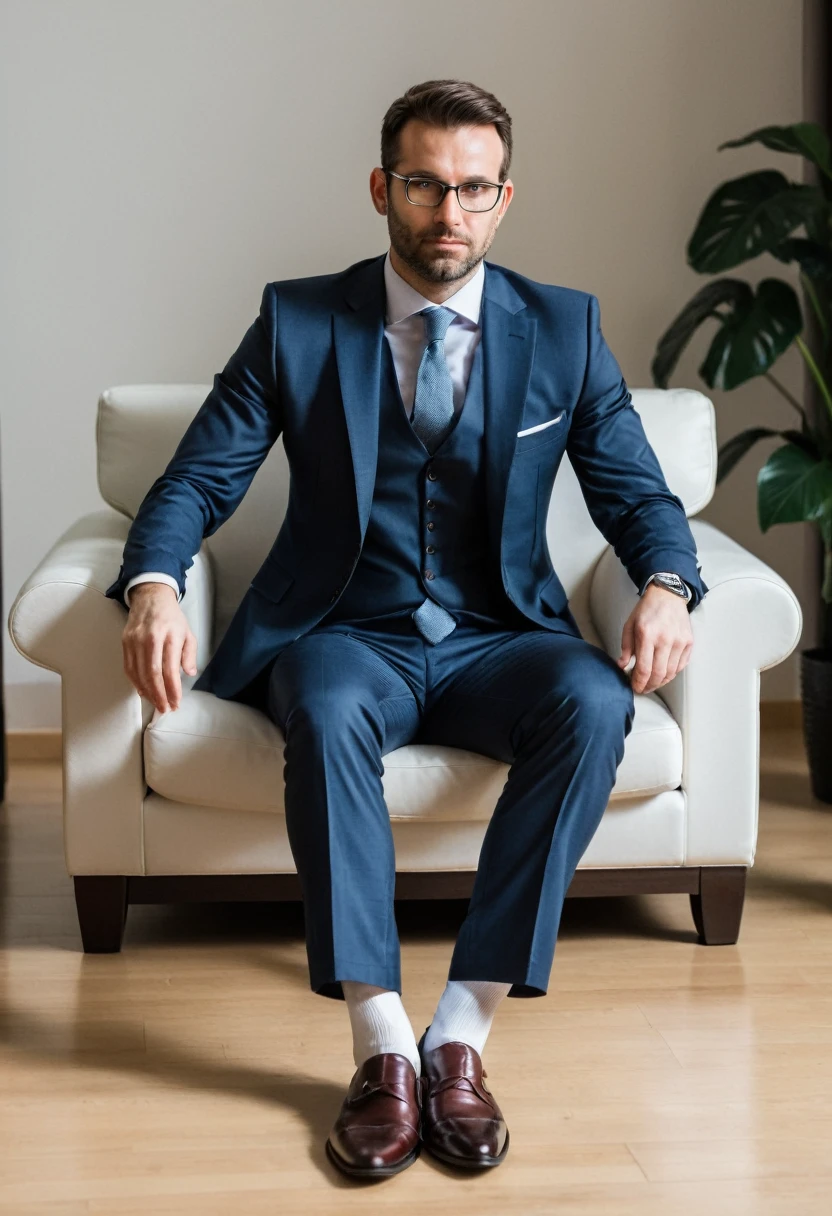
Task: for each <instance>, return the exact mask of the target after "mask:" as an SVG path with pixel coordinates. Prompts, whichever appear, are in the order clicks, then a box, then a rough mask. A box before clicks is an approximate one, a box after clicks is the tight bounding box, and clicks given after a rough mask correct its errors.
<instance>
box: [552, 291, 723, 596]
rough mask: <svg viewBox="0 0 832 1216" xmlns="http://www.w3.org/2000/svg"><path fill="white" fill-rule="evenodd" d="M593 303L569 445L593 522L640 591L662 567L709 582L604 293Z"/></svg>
mask: <svg viewBox="0 0 832 1216" xmlns="http://www.w3.org/2000/svg"><path fill="white" fill-rule="evenodd" d="M588 299H589V306H588V310H587V364H586V371H585V373H584V382H583V385H582V388H581V393H580V396H579V399H578V404H577V406H576V407H575V412H574V415H573V418H572V422H571V425H570V428H569V433H568V435H567V438H566V452H567V455H568V456H569V460H570V463H571V464H572V467H573V469H574V470H575V475H576V477H577V478H578V481H579V483H580V486H581V492H582V493H583V496H584V501H585V502H586V505H587V510H588V511H589V514H590V516H591V518H592V521H593V523H594V524H595V526H596V527H597V528H598V530H599V532H601V534H602V535H603V536H604V538H605V539H606V540H607V541H608V543H609V544H610V545H612V547H613V549H614V550H615V553H616V556H617V557H618V558H619V559H620V561H621V562H622V563H623V565H624V566H625V567H626V569H627V573H628V574H629V576H630V578H631V579H632V580H633V582H634V584H635V585H636V587H637V588H638V589H639V592H641V590H642V589H643V588H644V586H645V583H646V581H647V579H648V578H649V577H650V575H651V574H653V573H655V571H657V570H673V571H674V572H676V573H677V574H679V575H680V576H681V577H682V578H683V579H684V581H685V582H686V583H687V584H688V586H689V587H690V588H691V591H692V592H693V594H692V596H691V598H690V599H689V600H688V602H687V604H688V612H692V611H693V610H694V608H695V607H696V605H697V604H698V603H699V601H700V600H701V599H702V597H703V596H704V595H705V594H706V593H707V591H708V587H707V585H706V584H705V583H704V582H703V581H702V579H701V578H700V575H699V571H700V569H701V566H700V564H699V561H698V560H697V555H696V542H695V540H694V538H693V533H692V532H691V530H690V527H689V525H688V521H687V516H686V515H685V508H684V504H683V503H682V500H681V499H680V498H679V497H678V496H677V495H675V494H672V493H671V491H670V488H669V487H668V485H667V482H666V481H665V478H664V474H663V473H662V470H661V466H660V464H659V461H658V458H657V456H656V453H655V452H654V451H653V449H652V447H651V446H650V444H649V442H648V440H647V436H646V434H645V432H644V427H643V425H642V422H641V418H640V416H639V414H638V411H637V410H636V409H635V407H634V405H633V401H632V397H631V396H630V392H629V390H628V388H627V385H626V384H625V383H624V378H623V376H622V374H621V368H620V367H619V365H618V363H617V361H616V359H615V356H614V355H613V353H612V351H611V350H610V348H609V346H608V345H607V343H606V340H605V338H604V335H603V334H602V332H601V320H600V307H599V304H598V299H597V297H596V296H594V295H590V296H589V297H588Z"/></svg>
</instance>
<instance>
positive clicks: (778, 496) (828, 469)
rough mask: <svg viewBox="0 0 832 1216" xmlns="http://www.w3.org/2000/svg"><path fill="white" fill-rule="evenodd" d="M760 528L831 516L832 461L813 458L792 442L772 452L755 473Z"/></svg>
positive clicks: (823, 519) (820, 521)
mask: <svg viewBox="0 0 832 1216" xmlns="http://www.w3.org/2000/svg"><path fill="white" fill-rule="evenodd" d="M757 518H758V521H759V524H760V530H761V531H762V532H767V531H768V529H769V528H770V527H772V526H773V525H774V524H794V523H804V522H818V523H823V522H824V521H826V526H827V527H828V521H829V520H830V519H832V461H829V460H814V459H813V458H812V457H811V456H810V455H809V454H808V452H805V451H802V450H801V449H800V448H798V447H796V446H795V445H794V444H792V443H787V444H786V445H785V446H784V447H782V448H778V449H777V451H776V452H772V454H771V456H769V458H768V460H767V461H766V463H765V464H764V465H763V467H762V468H761V469H760V472H759V473H758V475H757Z"/></svg>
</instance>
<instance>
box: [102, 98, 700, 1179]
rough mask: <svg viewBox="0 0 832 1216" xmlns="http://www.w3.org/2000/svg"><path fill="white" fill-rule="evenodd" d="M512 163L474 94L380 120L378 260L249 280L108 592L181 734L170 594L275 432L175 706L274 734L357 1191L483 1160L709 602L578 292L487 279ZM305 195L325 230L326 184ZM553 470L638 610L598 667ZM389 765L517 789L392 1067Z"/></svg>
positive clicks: (177, 628)
mask: <svg viewBox="0 0 832 1216" xmlns="http://www.w3.org/2000/svg"><path fill="white" fill-rule="evenodd" d="M511 146H512V145H511V119H510V117H509V115H508V114H507V112H506V111H505V109H504V108H503V106H502V105H501V104H500V102H499V101H498V100H497V98H496V97H494V96H493V95H492V94H490V93H487V92H485V91H484V90H482V89H480V88H478V87H477V86H475V85H473V84H470V83H468V82H465V81H458V80H439V81H427V82H426V83H424V84H421V85H418V86H416V87H414V88H412V89H409V90H408V91H407V92H406V93H405V94H404V96H403V97H401V98H399V99H398V100H397V101H395V102H394V103H393V105H392V106H391V107H390V109H389V110H388V112H387V114H386V116H385V119H384V124H383V127H382V139H381V161H382V164H381V167H380V168H375V169H373V171H372V174H371V176H370V193H371V197H372V201H373V205H374V206H375V208H376V210H377V211H378V213H379V214H380V215H385V216H386V217H387V227H388V232H389V235H390V248H389V250H388V252H387V253H386V254H384V255H380V256H377V257H372V258H367V259H365V260H364V261H361V262H358V263H356V264H355V265H353V266H350V267H349V268H348V269H347V270H345V271H342V272H340V273H337V274H332V275H319V276H315V277H312V278H306V279H294V280H284V281H280V282H276V283H270V284H268V285H267V287H266V289H265V291H264V293H263V300H262V304H261V309H260V315H259V317H258V318H257V320H255V322H254V323H253V324H252V326H251V327H250V329H249V330H248V332H247V333H246V335H245V337H244V338H243V341H242V343H241V345H240V347H239V348H238V350H237V351H236V352H235V354H234V355H233V356H232V357H231V359H230V360H229V362H228V364H227V365H226V367H225V369H224V370H223V372H222V374H220V375H217V376H216V377H215V380H214V385H213V388H212V390H211V392H210V394H209V395H208V398H207V399H206V401H205V403H204V404H203V405H202V407H201V408H200V410H199V412H198V413H197V415H196V417H195V418H194V420H193V422H192V423H191V425H190V426H189V428H188V430H187V431H186V433H185V435H184V437H183V439H182V441H181V443H180V444H179V446H178V448H177V450H176V452H175V454H174V456H173V458H172V460H171V462H170V464H169V465H168V467H167V469H166V471H165V473H164V474H163V475H162V476H161V477H160V478H158V479H157V481H156V482H155V483H154V484H153V486H151V488H150V490H149V491H148V494H147V496H146V497H145V499H144V501H143V502H142V505H141V508H140V510H139V512H138V514H137V516H136V518H135V520H134V521H133V524H132V527H131V529H130V534H129V536H128V539H127V542H126V545H125V550H124V562H123V564H122V567H121V570H120V572H119V577H118V579H117V580H116V582H114V583H113V584H112V586H111V587H110V588H109V589H108V591H107V595H108V596H111V597H112V598H115V599H118V600H119V601H120V602H123V603H127V605H128V608H129V616H128V619H127V623H126V626H125V630H124V638H123V649H124V665H125V671H126V674H127V675H128V677H129V678H130V680H131V681H132V682H133V684H134V685H135V687H136V688H137V689H138V691H139V692H140V693H141V694H142V695H143V696H146V697H148V698H149V699H150V700H151V701H153V703H154V704H155V705H156V707H157V708H158V709H159V710H160V711H162V712H164V711H165V710H166V709H168V708H172V709H176V708H177V707H178V705H179V702H180V698H181V686H180V676H179V671H180V666H181V667H182V668H183V669H184V670H185V671H186V672H187V673H188V674H190V675H195V674H196V662H195V659H196V639H195V638H194V636H193V634H192V633H191V632H190V630H189V628H188V624H187V621H186V620H185V617H184V615H183V613H182V611H181V609H180V608H179V607H178V599H181V598H182V595H183V593H184V590H185V572H186V570H187V569H188V567H189V566H190V565H191V563H192V555H193V554H194V553H196V552H197V551H198V549H199V547H200V544H201V542H202V539H203V537H204V536H210V535H211V534H212V533H213V532H215V531H216V529H217V528H218V527H219V526H220V525H221V524H222V523H223V522H224V520H226V519H227V518H228V517H229V516H230V515H231V513H232V512H233V511H234V510H235V508H236V507H237V505H238V503H239V502H240V500H241V499H242V497H243V495H244V493H245V491H246V489H247V487H248V485H249V484H250V482H251V479H252V478H253V476H254V474H255V472H256V470H257V468H258V467H259V466H260V464H261V463H262V461H263V459H264V458H265V456H266V455H267V453H268V451H269V449H270V447H271V445H272V444H273V443H274V442H275V440H276V439H277V438H278V436H279V435H280V434H281V433H282V434H283V440H284V445H285V449H286V453H287V456H288V460H289V465H290V470H291V488H290V495H289V503H288V508H287V512H286V518H285V520H284V522H283V525H282V526H281V528H280V532H279V534H278V536H277V538H276V540H275V542H274V545H273V546H272V549H271V551H270V553H269V554H268V556H267V558H266V560H265V562H264V564H263V565H262V567H261V569H260V570H259V571H258V573H257V574H256V576H255V578H254V580H253V582H252V585H251V588H250V589H249V591H248V592H247V593H246V595H245V596H244V598H243V601H242V603H241V604H240V606H239V609H238V610H237V613H236V614H235V616H234V618H233V620H232V622H231V624H230V625H229V628H228V630H227V632H226V634H225V636H224V638H223V639H222V641H221V643H220V645H219V646H218V648H217V650H216V653H215V654H214V656H213V657H212V659H211V661H210V662H209V664H208V665H207V667H206V668H205V670H204V671H203V672H202V674H201V675H200V677H199V679H198V680H197V681H196V683H195V685H194V688H195V689H198V690H205V691H213V692H214V693H215V694H216V695H217V696H220V697H225V698H229V699H235V700H241V701H245V702H247V703H249V704H252V705H256V706H259V707H260V708H261V709H262V710H263V711H264V712H266V713H267V714H268V715H269V716H270V717H271V718H272V719H273V721H275V722H276V723H277V724H278V725H279V726H280V728H281V730H282V732H283V735H284V737H285V745H286V746H285V772H284V776H285V810H286V826H287V832H288V835H289V841H290V845H291V848H292V853H293V856H294V859H295V863H296V866H297V870H298V874H299V876H300V881H301V887H302V891H303V899H304V909H305V921H306V944H307V955H308V960H309V968H310V983H311V987H312V988H313V990H314V991H315V992H316V993H319V994H321V995H324V996H329V997H333V998H336V999H343V1000H345V1001H346V1004H347V1008H348V1011H349V1016H350V1023H351V1027H352V1032H353V1056H354V1063H355V1065H356V1072H355V1074H354V1076H353V1078H352V1081H351V1083H350V1086H349V1090H348V1093H347V1095H346V1097H345V1099H344V1102H343V1105H342V1108H341V1111H340V1113H339V1115H338V1118H337V1120H336V1122H335V1124H334V1126H333V1128H332V1131H331V1133H330V1136H329V1138H328V1140H327V1151H328V1153H329V1156H330V1158H331V1160H332V1161H333V1162H334V1163H335V1164H336V1165H337V1166H338V1167H339V1168H340V1169H341V1170H343V1171H344V1172H345V1173H348V1174H352V1175H355V1176H358V1177H386V1176H388V1175H390V1174H393V1173H397V1172H398V1171H400V1170H402V1169H404V1168H406V1167H407V1166H408V1165H410V1164H411V1163H412V1162H413V1160H414V1159H415V1157H416V1155H417V1153H418V1151H419V1149H420V1144H421V1143H424V1145H425V1146H426V1147H427V1148H428V1149H429V1150H430V1151H431V1152H433V1153H434V1154H435V1155H436V1156H437V1157H439V1158H440V1159H442V1160H443V1161H446V1162H449V1163H452V1164H454V1165H458V1166H460V1167H462V1168H470V1169H480V1168H487V1167H491V1166H494V1165H497V1164H499V1163H500V1162H501V1161H502V1160H503V1159H504V1158H505V1154H506V1151H507V1149H508V1146H509V1134H508V1129H507V1127H506V1124H505V1120H504V1119H503V1117H502V1113H501V1111H500V1108H499V1106H498V1104H497V1102H496V1100H495V1099H494V1096H493V1094H492V1093H491V1091H490V1089H489V1088H488V1086H487V1085H486V1084H485V1082H484V1080H483V1077H484V1076H485V1075H486V1074H485V1073H484V1072H483V1068H482V1058H481V1053H482V1050H483V1047H484V1044H485V1041H486V1038H487V1035H488V1033H489V1030H490V1027H491V1022H492V1019H493V1017H494V1014H495V1011H496V1009H497V1007H498V1005H499V1003H500V1001H501V1000H502V999H503V997H504V996H506V995H510V996H543V995H545V993H546V991H547V985H548V979H549V973H550V969H551V966H552V960H553V954H554V949H555V939H556V936H557V930H558V925H559V921H560V915H561V907H562V903H563V899H564V896H565V894H566V891H567V888H568V886H569V883H570V880H571V878H572V875H573V873H574V870H575V868H576V866H577V863H578V861H579V860H580V858H581V856H582V854H583V852H584V850H585V849H586V846H587V845H588V843H589V841H590V840H591V838H592V836H593V834H594V832H595V830H596V828H597V826H598V823H599V821H600V819H601V816H602V814H603V812H604V809H605V808H606V806H607V801H608V798H609V794H610V791H611V789H612V786H613V784H614V782H615V775H616V770H617V768H618V766H619V764H620V762H621V759H622V757H623V754H624V741H625V738H626V736H627V735H628V734H629V732H630V729H631V726H632V721H633V714H634V695H633V694H634V692H651V691H653V690H654V689H656V688H659V687H661V686H662V685H663V684H666V683H667V682H668V681H669V680H672V679H673V677H674V676H675V675H676V674H677V672H679V671H681V670H682V668H684V667H685V666H686V664H687V663H688V661H689V658H690V654H691V649H692V644H693V641H692V631H691V627H690V620H689V613H690V612H691V611H692V610H693V609H694V608H695V607H696V605H697V604H698V603H699V601H700V600H701V598H702V597H703V595H704V594H705V593H706V592H707V590H708V588H707V587H706V585H705V584H704V583H703V581H702V580H701V578H700V576H699V563H698V561H697V557H696V547H695V543H694V540H693V537H692V535H691V532H690V528H689V526H688V523H687V519H686V517H685V512H684V508H683V505H682V503H681V501H680V500H679V499H678V498H677V497H676V496H674V495H673V494H671V492H670V490H669V489H668V487H667V484H666V482H665V480H664V477H663V475H662V472H661V469H660V467H659V464H658V461H657V459H656V456H655V454H654V452H653V450H652V448H651V447H650V446H649V444H648V442H647V439H646V437H645V434H644V431H643V429H642V425H641V421H640V418H639V415H638V414H637V412H636V411H635V410H634V408H633V405H632V401H631V398H630V394H629V392H628V390H627V387H626V385H625V383H624V381H623V379H622V376H621V371H620V369H619V367H618V364H617V363H616V361H615V359H614V357H613V355H612V353H611V351H610V350H609V347H608V346H607V345H606V342H605V340H604V338H603V336H602V334H601V329H600V320H599V308H598V301H597V299H596V297H595V296H593V295H589V294H587V293H585V292H581V291H576V290H571V289H567V288H562V287H555V286H548V285H546V284H541V283H538V282H535V281H534V280H532V279H528V278H526V277H524V276H522V275H520V274H517V273H516V272H513V271H510V270H508V269H506V268H504V267H501V266H497V265H495V264H493V263H490V262H489V263H486V262H485V261H484V258H485V254H486V253H487V252H488V250H489V248H490V246H491V243H492V241H493V239H494V236H495V234H496V231H497V228H498V227H499V225H500V223H501V221H502V219H503V217H504V216H505V213H506V211H507V210H508V207H509V205H510V202H511V199H512V196H513V193H514V187H513V184H512V182H511V180H510V179H509V178H508V168H509V164H510V159H511ZM322 184H324V185H325V187H326V188H327V189H329V190H331V191H334V192H335V193H334V195H333V200H334V202H333V205H337V201H338V193H337V191H338V189H343V187H344V182H343V179H340V180H335V181H333V180H332V179H330V178H327V177H324V178H323V179H322ZM564 452H566V453H567V454H568V455H569V458H570V461H571V463H572V465H573V467H574V469H575V472H576V474H577V476H578V478H579V481H580V483H581V486H582V490H583V493H584V497H585V499H586V502H587V505H588V508H589V511H590V513H591V515H592V518H593V520H594V521H595V523H596V524H597V526H598V527H599V529H600V530H601V532H602V533H603V534H604V536H605V537H606V538H607V539H608V540H609V542H610V543H611V544H612V545H613V546H614V547H615V552H616V554H617V555H618V557H619V558H620V559H621V561H622V562H623V563H624V564H625V566H626V568H627V570H628V573H629V574H630V576H631V577H632V579H633V582H634V584H635V586H636V587H637V589H638V591H639V596H640V598H639V601H638V603H637V604H636V606H635V607H634V609H633V612H632V613H631V615H630V618H629V619H628V621H627V622H626V624H625V626H624V631H623V637H622V647H621V655H620V657H619V658H618V661H617V662H616V661H615V660H614V659H613V658H611V657H610V656H608V655H607V654H606V653H605V652H603V651H602V650H601V649H600V648H598V647H597V646H593V645H591V644H590V643H588V642H586V641H585V640H584V639H583V638H582V636H581V634H580V630H579V629H578V626H577V624H576V622H575V620H574V618H573V616H572V614H571V612H570V611H569V608H568V605H567V601H566V596H565V593H564V591H563V588H562V586H561V584H560V581H559V579H558V577H557V575H556V573H555V572H554V571H553V569H552V566H551V561H550V557H549V552H548V547H547V543H546V531H545V521H546V514H547V509H548V504H549V499H550V495H551V490H552V485H553V482H554V478H555V474H556V472H557V468H558V465H559V463H560V460H561V458H562V456H563V454H564ZM654 575H655V576H656V578H655V579H654V577H653V576H654ZM124 593H126V595H125V594H124ZM123 595H124V599H122V596H123ZM128 596H129V599H128ZM177 597H178V598H177ZM633 658H635V667H634V668H633V670H632V673H631V675H630V678H629V679H628V677H627V675H626V674H625V671H624V668H625V667H629V664H630V661H631V660H632V659H633ZM412 740H419V741H423V742H433V743H439V744H444V745H448V746H451V747H459V748H467V749H470V750H473V751H478V752H481V753H483V754H486V755H490V756H493V757H496V758H498V759H500V760H503V761H504V762H506V763H508V764H510V765H511V768H510V771H509V776H508V779H507V782H506V784H505V787H504V789H503V791H502V793H501V796H500V798H499V800H498V802H497V805H496V807H495V810H494V812H493V815H492V818H491V821H490V823H489V825H488V829H487V831H486V834H485V838H484V841H483V846H482V851H481V855H480V859H479V867H478V870H477V875H476V880H475V884H474V889H473V894H472V897H471V901H470V905H469V908H468V913H467V916H466V919H465V921H464V922H463V925H462V927H461V930H460V933H459V937H458V939H457V942H456V945H455V948H454V952H453V958H452V961H451V965H450V970H449V975H448V982H447V985H446V988H445V991H444V992H443V993H442V996H441V998H440V1000H439V1003H438V1007H437V1009H436V1013H435V1016H434V1018H433V1020H432V1022H431V1024H430V1026H428V1027H427V1028H426V1031H425V1033H424V1034H423V1035H422V1037H421V1040H420V1042H419V1043H418V1044H417V1042H416V1039H415V1035H414V1032H413V1028H412V1026H411V1023H410V1020H409V1018H408V1016H407V1014H406V1012H405V1009H404V1006H403V1004H402V1000H401V974H400V958H399V940H398V935H397V931H396V923H395V917H394V908H393V892H394V883H395V857H394V850H393V840H392V834H391V828H390V820H389V815H388V812H387V809H386V806H385V803H384V799H383V793H382V784H381V777H382V774H383V771H384V770H383V763H382V757H383V756H384V755H385V754H386V753H387V752H390V751H393V750H394V749H395V748H398V747H401V746H403V745H404V744H406V743H408V742H410V741H412Z"/></svg>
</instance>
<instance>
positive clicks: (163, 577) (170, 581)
mask: <svg viewBox="0 0 832 1216" xmlns="http://www.w3.org/2000/svg"><path fill="white" fill-rule="evenodd" d="M137 583H167V585H168V587H173V589H174V591H175V592H176V602H177V604H178V603H180V602H181V600H182V596H183V595H184V592H183V591H180V590H179V584H178V583H177V581H176V579H175V578H174V577H173V575H172V574H165V572H164V571H163V570H146V571H144V572H143V573H142V574H136V575H134V577H133V578H131V579H130V580H129V581H128V583H127V585H126V586H125V588H124V603H125V605H126V607H127V608H129V607H130V588H131V587H135V586H136V584H137Z"/></svg>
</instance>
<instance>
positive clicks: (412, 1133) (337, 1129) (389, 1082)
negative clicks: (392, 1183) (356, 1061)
mask: <svg viewBox="0 0 832 1216" xmlns="http://www.w3.org/2000/svg"><path fill="white" fill-rule="evenodd" d="M420 1098H421V1086H420V1085H419V1079H418V1078H417V1076H416V1069H415V1068H414V1067H413V1065H412V1064H411V1062H410V1060H408V1058H407V1057H406V1056H402V1055H399V1054H398V1052H392V1051H384V1052H380V1053H379V1055H376V1056H370V1058H369V1060H365V1061H364V1063H363V1064H362V1065H361V1067H360V1068H359V1069H357V1071H356V1072H355V1075H354V1076H353V1078H352V1080H351V1081H350V1086H349V1089H348V1090H347V1096H346V1097H345V1098H344V1101H343V1103H342V1104H341V1111H340V1114H339V1115H338V1118H337V1119H336V1120H335V1124H334V1125H333V1128H332V1131H331V1132H330V1133H329V1138H328V1139H327V1142H326V1151H327V1156H328V1157H329V1159H330V1161H332V1162H333V1164H334V1165H337V1166H338V1169H339V1170H343V1172H344V1173H345V1174H350V1175H352V1176H353V1177H355V1178H389V1177H390V1175H391V1174H398V1173H399V1171H400V1170H404V1169H407V1167H408V1166H409V1165H412V1164H413V1162H414V1161H415V1160H416V1158H417V1157H418V1155H419V1148H420V1144H421V1140H420V1119H421V1102H420Z"/></svg>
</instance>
